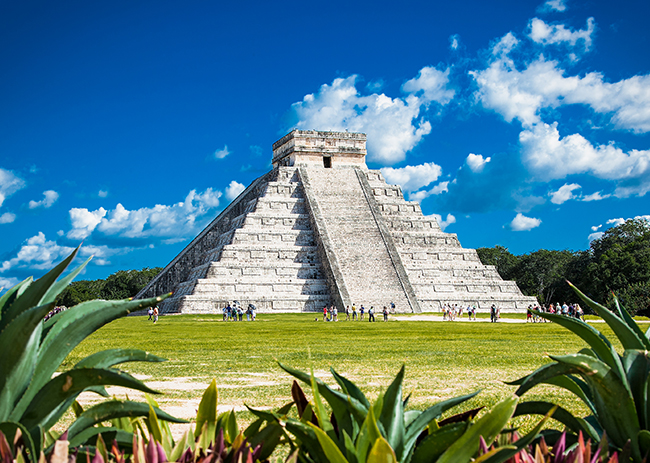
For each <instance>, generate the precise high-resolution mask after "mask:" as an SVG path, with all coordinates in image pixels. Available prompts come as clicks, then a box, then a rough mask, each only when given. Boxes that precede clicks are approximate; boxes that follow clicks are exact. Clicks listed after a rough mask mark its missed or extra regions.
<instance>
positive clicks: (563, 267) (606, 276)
mask: <svg viewBox="0 0 650 463" xmlns="http://www.w3.org/2000/svg"><path fill="white" fill-rule="evenodd" d="M477 252H478V255H479V257H480V259H481V261H482V262H483V263H484V264H486V265H494V266H496V268H497V271H498V272H499V275H501V277H502V278H504V279H506V280H514V281H516V282H517V285H518V286H519V288H520V289H521V291H522V292H523V293H524V294H525V295H527V296H535V297H537V300H538V301H539V302H540V303H541V304H551V303H553V304H555V303H557V302H559V303H564V302H567V303H569V302H571V301H575V300H576V295H575V293H574V292H573V291H572V290H571V288H570V287H569V286H568V285H567V284H566V280H569V281H570V282H571V283H573V284H574V285H576V286H577V287H578V288H580V289H581V290H582V291H583V292H584V293H585V294H587V295H588V296H589V297H591V298H592V299H594V300H596V301H598V302H601V303H603V302H609V301H610V300H611V294H612V291H613V292H614V293H616V295H617V296H618V297H619V299H620V300H621V302H622V304H623V305H624V306H625V308H626V309H627V310H628V311H630V312H631V313H637V312H639V311H650V222H648V221H647V220H644V219H630V220H627V221H626V222H624V223H622V224H620V225H618V226H616V227H613V228H610V229H608V230H607V231H605V232H604V234H603V235H602V236H601V237H600V238H598V239H595V240H593V241H592V242H591V245H590V247H589V249H588V250H586V251H567V250H565V251H551V250H546V249H540V250H539V251H535V252H531V253H529V254H522V255H519V256H517V255H514V254H512V253H511V252H510V251H508V249H507V248H504V247H503V246H495V247H492V248H479V249H477Z"/></svg>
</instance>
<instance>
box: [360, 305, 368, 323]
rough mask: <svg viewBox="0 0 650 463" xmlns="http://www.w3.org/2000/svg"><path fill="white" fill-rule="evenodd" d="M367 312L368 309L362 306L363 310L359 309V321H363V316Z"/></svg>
mask: <svg viewBox="0 0 650 463" xmlns="http://www.w3.org/2000/svg"><path fill="white" fill-rule="evenodd" d="M365 311H366V308H365V307H364V306H363V304H361V308H360V309H359V320H363V314H364V312H365Z"/></svg>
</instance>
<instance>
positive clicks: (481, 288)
mask: <svg viewBox="0 0 650 463" xmlns="http://www.w3.org/2000/svg"><path fill="white" fill-rule="evenodd" d="M413 289H415V292H416V293H418V295H421V296H426V295H427V294H434V293H450V292H457V293H466V292H470V293H481V294H482V293H485V294H489V293H512V294H515V293H517V286H516V285H514V286H513V285H508V284H506V282H504V281H501V282H493V283H492V284H489V283H483V284H478V283H476V282H473V283H460V282H447V283H436V284H432V285H422V284H419V283H413Z"/></svg>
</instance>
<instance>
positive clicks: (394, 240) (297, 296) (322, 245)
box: [136, 130, 536, 313]
mask: <svg viewBox="0 0 650 463" xmlns="http://www.w3.org/2000/svg"><path fill="white" fill-rule="evenodd" d="M365 156H366V136H365V134H362V133H348V132H318V131H313V130H309V131H307V130H294V131H292V132H291V133H289V134H288V135H286V136H285V137H283V138H282V139H280V140H278V141H277V142H276V143H274V144H273V168H272V169H271V170H270V171H269V172H267V173H266V174H264V175H262V176H261V177H259V178H257V179H255V180H253V182H252V183H251V184H250V185H249V186H248V187H247V188H246V189H245V190H244V191H243V192H242V193H241V194H240V195H239V196H238V197H237V198H236V199H235V200H234V201H233V202H232V203H230V204H229V205H228V206H227V207H226V208H225V209H224V210H223V211H222V212H221V213H220V214H219V215H218V216H217V217H216V218H215V219H214V220H213V221H212V222H211V223H210V224H209V225H208V226H207V227H206V228H205V229H204V230H203V231H202V232H201V233H199V235H198V236H197V237H196V238H194V239H193V240H192V242H191V243H189V244H188V245H187V246H186V247H185V249H183V250H182V251H181V252H180V253H179V254H178V255H177V256H176V257H175V258H174V259H173V260H172V261H171V262H170V263H169V264H168V265H167V266H166V267H165V268H164V269H163V271H162V272H160V274H158V276H156V278H154V279H153V280H152V281H151V282H150V283H149V285H148V286H147V287H145V288H144V289H143V290H142V291H141V292H140V293H139V294H138V296H136V297H140V298H142V297H152V296H156V295H160V294H165V293H169V292H173V296H172V297H170V298H168V299H166V300H165V301H163V303H162V304H161V306H160V308H161V312H162V313H215V311H216V312H217V313H220V311H221V309H222V308H223V307H225V306H226V305H227V304H231V305H232V304H240V305H241V306H243V307H244V308H246V307H247V305H248V304H253V305H254V306H255V307H256V308H257V309H258V311H260V312H310V311H320V310H322V308H323V306H325V305H327V306H330V305H336V306H337V307H338V309H339V311H341V313H343V311H344V310H345V308H346V306H352V305H356V306H357V308H360V307H361V305H363V306H365V307H366V308H370V307H374V308H375V310H376V311H377V312H380V311H381V310H382V308H383V307H384V306H386V307H391V308H392V307H393V305H394V306H395V310H396V311H397V312H410V313H417V312H427V311H429V312H431V311H439V310H440V309H441V307H442V306H443V305H445V304H452V305H453V304H458V305H459V307H466V306H468V305H473V306H476V307H477V308H478V310H479V311H487V310H489V308H490V307H491V305H492V304H495V305H496V306H498V307H499V308H500V309H501V310H504V311H516V312H525V311H526V308H527V307H528V306H529V305H531V304H535V303H536V300H535V298H533V297H527V296H524V295H523V294H522V293H521V291H520V290H519V288H518V287H517V285H516V283H515V282H513V281H504V280H503V279H502V278H501V277H500V276H499V274H498V273H497V271H496V269H495V268H494V266H489V265H483V264H482V263H481V261H480V260H479V258H478V254H477V253H476V251H475V250H474V249H467V248H463V247H462V246H461V244H460V241H459V240H458V237H457V236H456V235H455V234H453V233H445V232H443V231H442V230H441V229H440V226H439V225H438V222H437V221H436V219H435V218H434V217H433V216H425V215H423V214H422V210H421V209H420V204H419V203H417V202H415V201H407V200H405V199H404V196H403V194H402V190H401V188H400V187H399V186H398V185H389V184H387V183H386V182H385V180H384V178H383V176H382V174H381V172H380V171H379V170H370V169H368V167H367V166H366V163H365Z"/></svg>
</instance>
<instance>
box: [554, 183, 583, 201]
mask: <svg viewBox="0 0 650 463" xmlns="http://www.w3.org/2000/svg"><path fill="white" fill-rule="evenodd" d="M580 188H581V186H580V185H578V184H577V183H571V184H568V183H565V184H564V185H562V186H561V187H560V189H559V190H557V191H554V192H552V193H549V196H550V197H551V202H552V203H553V204H563V203H566V202H567V201H569V200H570V199H575V198H576V195H574V194H573V191H574V190H578V189H580Z"/></svg>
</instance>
